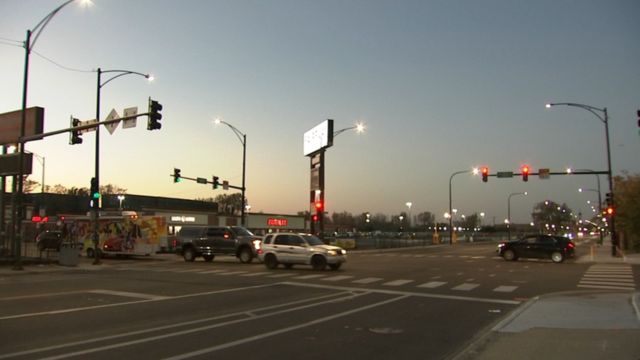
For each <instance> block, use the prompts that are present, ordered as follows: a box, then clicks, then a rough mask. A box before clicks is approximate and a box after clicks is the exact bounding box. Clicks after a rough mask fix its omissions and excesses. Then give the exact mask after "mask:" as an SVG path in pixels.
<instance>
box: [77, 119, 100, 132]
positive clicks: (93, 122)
mask: <svg viewBox="0 0 640 360" xmlns="http://www.w3.org/2000/svg"><path fill="white" fill-rule="evenodd" d="M97 122H98V121H97V120H96V119H91V120H85V121H80V126H84V125H91V124H95V123H97ZM90 131H96V128H94V127H92V128H88V129H84V130H80V134H84V133H88V132H90Z"/></svg>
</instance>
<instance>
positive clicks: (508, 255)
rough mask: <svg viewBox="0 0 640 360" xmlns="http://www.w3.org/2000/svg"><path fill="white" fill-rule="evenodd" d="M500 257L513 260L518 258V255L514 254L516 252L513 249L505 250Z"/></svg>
mask: <svg viewBox="0 0 640 360" xmlns="http://www.w3.org/2000/svg"><path fill="white" fill-rule="evenodd" d="M502 258H503V259H505V260H507V261H515V260H518V257H517V256H516V253H515V252H513V250H505V251H504V252H503V253H502Z"/></svg>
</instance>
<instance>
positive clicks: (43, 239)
mask: <svg viewBox="0 0 640 360" xmlns="http://www.w3.org/2000/svg"><path fill="white" fill-rule="evenodd" d="M63 240H64V238H63V237H62V232H61V231H53V230H47V231H43V232H41V233H40V234H39V235H38V236H37V237H36V246H37V247H38V250H39V251H45V250H47V249H50V250H56V251H60V245H61V244H62V241H63Z"/></svg>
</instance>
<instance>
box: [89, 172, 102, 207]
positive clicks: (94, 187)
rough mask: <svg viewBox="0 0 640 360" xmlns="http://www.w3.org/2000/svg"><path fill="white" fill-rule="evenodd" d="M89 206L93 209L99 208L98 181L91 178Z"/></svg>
mask: <svg viewBox="0 0 640 360" xmlns="http://www.w3.org/2000/svg"><path fill="white" fill-rule="evenodd" d="M91 204H92V206H93V207H94V208H96V209H99V208H100V187H99V186H98V179H96V178H94V177H92V178H91Z"/></svg>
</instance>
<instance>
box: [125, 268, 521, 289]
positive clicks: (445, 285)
mask: <svg viewBox="0 0 640 360" xmlns="http://www.w3.org/2000/svg"><path fill="white" fill-rule="evenodd" d="M117 270H120V271H127V270H135V271H139V270H144V271H151V272H173V273H184V274H189V275H194V274H200V275H215V276H240V277H252V278H268V279H285V280H288V281H289V280H303V281H307V280H314V281H317V282H319V283H324V284H338V283H340V284H343V285H344V284H345V283H348V284H355V285H377V286H382V287H390V288H400V287H413V288H419V289H429V290H435V289H439V290H451V291H454V292H461V293H463V292H471V291H473V290H487V289H489V291H493V292H495V293H502V294H505V293H513V292H515V291H516V290H517V289H518V288H519V286H514V285H512V284H508V285H507V284H503V285H499V286H497V287H494V286H486V285H482V284H480V283H475V282H472V281H473V280H474V279H467V281H462V282H458V283H456V282H447V281H441V280H439V279H438V280H436V278H440V276H436V277H434V278H433V279H432V281H428V282H423V281H424V280H423V281H418V280H415V279H405V278H401V279H388V278H381V277H357V276H353V275H344V274H335V273H332V272H326V273H314V274H303V273H299V272H279V271H261V272H254V271H238V270H233V271H232V270H225V269H215V270H205V269H202V268H189V269H185V268H184V267H176V268H172V267H158V268H153V267H137V266H125V267H118V268H117Z"/></svg>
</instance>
